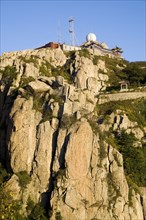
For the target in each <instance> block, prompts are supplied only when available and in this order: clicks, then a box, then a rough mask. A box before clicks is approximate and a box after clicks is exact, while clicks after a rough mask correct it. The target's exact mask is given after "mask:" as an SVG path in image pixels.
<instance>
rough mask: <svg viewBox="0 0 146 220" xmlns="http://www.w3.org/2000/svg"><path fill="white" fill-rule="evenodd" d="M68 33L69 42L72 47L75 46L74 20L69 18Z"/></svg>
mask: <svg viewBox="0 0 146 220" xmlns="http://www.w3.org/2000/svg"><path fill="white" fill-rule="evenodd" d="M69 33H70V42H71V45H72V46H75V33H74V19H73V17H71V18H70V19H69Z"/></svg>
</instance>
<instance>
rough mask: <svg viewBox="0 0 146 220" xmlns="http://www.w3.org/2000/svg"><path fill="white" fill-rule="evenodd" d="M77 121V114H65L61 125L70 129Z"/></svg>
mask: <svg viewBox="0 0 146 220" xmlns="http://www.w3.org/2000/svg"><path fill="white" fill-rule="evenodd" d="M75 122H76V117H75V115H68V114H64V115H63V116H62V118H61V125H60V127H61V128H63V129H66V128H67V129H68V128H70V127H71V125H72V124H74V123H75Z"/></svg>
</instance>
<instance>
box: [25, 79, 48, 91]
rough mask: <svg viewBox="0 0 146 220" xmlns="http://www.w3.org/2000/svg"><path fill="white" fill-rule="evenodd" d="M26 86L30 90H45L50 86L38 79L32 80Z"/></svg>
mask: <svg viewBox="0 0 146 220" xmlns="http://www.w3.org/2000/svg"><path fill="white" fill-rule="evenodd" d="M28 88H29V89H30V90H31V91H32V92H47V91H49V90H50V86H49V85H47V84H46V83H44V82H40V81H39V80H36V81H32V82H30V83H29V84H28Z"/></svg>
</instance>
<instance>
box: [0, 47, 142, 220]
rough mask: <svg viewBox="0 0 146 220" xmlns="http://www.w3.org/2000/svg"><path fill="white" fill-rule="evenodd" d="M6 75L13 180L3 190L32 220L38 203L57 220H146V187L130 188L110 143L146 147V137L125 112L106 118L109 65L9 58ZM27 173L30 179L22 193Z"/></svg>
mask: <svg viewBox="0 0 146 220" xmlns="http://www.w3.org/2000/svg"><path fill="white" fill-rule="evenodd" d="M11 66H15V67H16V70H15V71H14V69H13V70H12V69H11ZM6 67H7V68H9V70H10V72H11V74H12V73H13V74H14V76H15V77H14V78H13V80H11V77H10V76H9V75H8V72H7V75H6V74H5V72H6ZM57 68H58V69H59V70H60V72H59V73H58V72H57ZM1 69H2V71H1V95H0V96H1V100H2V102H1V112H2V114H1V116H0V117H1V128H0V131H1V145H0V152H2V153H1V158H0V159H1V161H2V162H3V163H4V161H6V160H7V163H6V164H5V166H6V167H7V169H8V170H11V173H12V175H11V177H10V179H9V180H8V181H6V182H5V184H4V188H5V190H6V191H11V192H12V193H14V194H15V195H14V199H15V200H20V199H21V200H22V213H23V214H24V215H25V216H27V215H28V212H27V210H28V200H29V199H31V200H32V201H33V202H34V204H37V203H41V204H42V206H43V207H44V208H45V210H47V213H49V214H50V213H51V214H50V219H52V220H55V219H59V217H60V219H61V217H62V219H64V220H93V219H108V220H114V219H115V220H132V219H138V220H144V215H145V214H144V213H145V202H144V201H145V200H144V198H145V187H142V188H141V192H140V191H137V190H136V188H134V187H132V186H131V185H129V182H127V177H126V175H125V171H124V165H123V156H122V154H121V153H120V152H119V151H118V148H117V147H116V146H115V142H113V139H112V138H111V136H109V132H110V131H111V130H112V132H113V133H112V135H113V134H114V132H115V133H116V132H120V131H122V130H123V129H124V130H126V132H127V133H131V132H132V133H134V135H135V137H136V138H137V142H136V143H137V145H135V147H139V146H140V147H142V144H141V145H139V143H142V140H143V139H144V129H142V128H141V126H139V124H138V122H137V121H131V120H130V118H129V117H128V115H127V114H126V112H124V110H121V109H117V110H116V111H114V112H110V113H109V114H108V116H107V115H106V116H105V115H104V114H103V115H102V114H101V115H100V113H99V112H100V111H99V108H100V107H99V105H98V103H97V102H98V95H99V94H100V91H101V90H103V89H104V88H105V87H106V83H107V81H108V74H107V72H108V70H107V68H106V66H105V62H104V61H103V60H100V61H98V62H97V64H96V65H95V63H93V58H92V56H91V59H90V58H87V57H84V56H80V54H79V52H76V53H75V54H74V57H73V58H70V57H67V55H65V54H64V53H63V51H62V50H61V49H60V48H58V49H55V50H53V49H40V50H34V51H31V50H28V51H22V52H13V53H6V54H4V55H3V56H2V63H1ZM101 70H102V73H101ZM68 71H70V73H68ZM56 72H57V73H56ZM4 74H5V78H6V79H7V81H6V80H4ZM67 74H68V75H67ZM70 75H71V78H69V77H70ZM70 79H71V80H72V83H70ZM106 117H107V118H106ZM110 138H111V139H110ZM22 171H25V172H26V173H25V175H28V176H29V178H30V179H29V181H28V183H27V184H26V185H25V187H23V188H22V186H21V184H20V180H19V176H20V173H21V175H22V174H23V172H22ZM142 198H143V199H142ZM58 216H59V217H58ZM48 218H49V217H48Z"/></svg>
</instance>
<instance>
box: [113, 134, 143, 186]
mask: <svg viewBox="0 0 146 220" xmlns="http://www.w3.org/2000/svg"><path fill="white" fill-rule="evenodd" d="M115 138H116V142H117V146H118V150H119V152H120V153H122V155H123V162H124V170H125V173H126V175H127V176H128V177H129V178H130V179H131V180H132V181H133V183H135V184H137V185H138V186H143V187H146V151H145V150H144V149H143V148H135V147H133V144H134V142H135V140H136V138H135V137H134V135H133V134H132V133H131V134H127V133H126V132H125V131H124V130H123V131H122V132H121V133H119V134H118V135H115Z"/></svg>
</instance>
